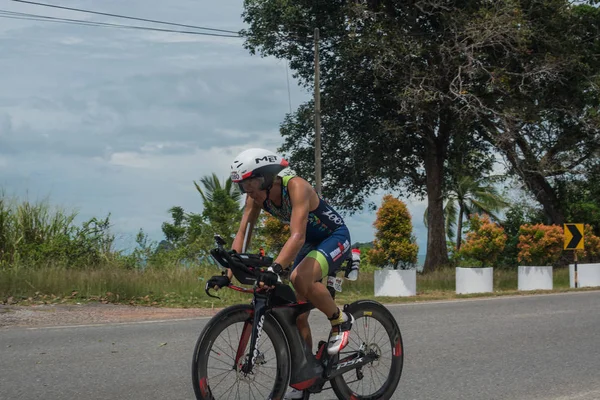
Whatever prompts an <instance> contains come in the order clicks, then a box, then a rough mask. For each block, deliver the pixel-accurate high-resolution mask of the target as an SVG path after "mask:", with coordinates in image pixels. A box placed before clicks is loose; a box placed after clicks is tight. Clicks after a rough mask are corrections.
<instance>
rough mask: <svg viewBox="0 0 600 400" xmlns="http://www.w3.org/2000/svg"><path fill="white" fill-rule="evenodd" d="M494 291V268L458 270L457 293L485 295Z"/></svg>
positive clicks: (459, 268) (458, 268)
mask: <svg viewBox="0 0 600 400" xmlns="http://www.w3.org/2000/svg"><path fill="white" fill-rule="evenodd" d="M493 291H494V268H493V267H487V268H461V267H457V268H456V293H457V294H467V293H485V292H493Z"/></svg>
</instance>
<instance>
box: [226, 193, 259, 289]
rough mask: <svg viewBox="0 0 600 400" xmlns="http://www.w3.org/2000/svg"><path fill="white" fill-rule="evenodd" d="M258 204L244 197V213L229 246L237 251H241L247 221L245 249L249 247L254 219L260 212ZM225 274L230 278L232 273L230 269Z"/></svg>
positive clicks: (248, 197)
mask: <svg viewBox="0 0 600 400" xmlns="http://www.w3.org/2000/svg"><path fill="white" fill-rule="evenodd" d="M260 210H261V208H260V206H259V205H258V204H256V202H255V201H254V200H252V198H251V197H250V196H247V197H246V206H245V207H244V213H243V214H242V221H241V222H240V227H239V229H238V231H237V233H236V234H235V239H233V244H232V245H231V248H232V249H233V250H235V251H237V252H238V253H241V252H242V247H243V244H244V236H245V235H246V227H247V225H248V223H250V229H249V231H248V239H247V241H246V249H247V248H249V247H250V239H252V231H253V230H254V225H255V224H256V220H257V219H258V216H259V214H260ZM227 276H229V279H231V276H232V273H231V271H230V270H228V271H227Z"/></svg>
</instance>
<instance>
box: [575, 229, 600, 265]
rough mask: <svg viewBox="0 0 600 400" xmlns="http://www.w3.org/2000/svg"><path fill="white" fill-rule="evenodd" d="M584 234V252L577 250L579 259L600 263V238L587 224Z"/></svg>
mask: <svg viewBox="0 0 600 400" xmlns="http://www.w3.org/2000/svg"><path fill="white" fill-rule="evenodd" d="M583 232H584V237H583V242H584V243H583V247H584V250H577V257H579V260H581V261H586V262H590V263H593V262H598V261H600V238H599V237H598V236H596V235H594V231H593V229H592V227H591V226H590V225H588V224H585V227H584V229H583Z"/></svg>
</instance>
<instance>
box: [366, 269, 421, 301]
mask: <svg viewBox="0 0 600 400" xmlns="http://www.w3.org/2000/svg"><path fill="white" fill-rule="evenodd" d="M374 281H375V296H394V297H406V296H415V295H416V294H417V270H416V269H381V270H377V271H375V273H374Z"/></svg>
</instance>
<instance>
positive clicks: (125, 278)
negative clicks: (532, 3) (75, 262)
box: [0, 267, 589, 308]
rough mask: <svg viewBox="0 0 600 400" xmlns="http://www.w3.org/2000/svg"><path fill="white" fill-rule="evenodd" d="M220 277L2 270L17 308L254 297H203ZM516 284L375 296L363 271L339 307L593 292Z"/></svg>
mask: <svg viewBox="0 0 600 400" xmlns="http://www.w3.org/2000/svg"><path fill="white" fill-rule="evenodd" d="M216 273H217V270H216V269H215V268H213V267H196V268H189V269H182V268H171V269H161V270H153V269H149V270H146V271H134V270H124V269H120V268H102V269H83V270H74V269H66V268H61V267H47V268H41V269H28V268H22V269H10V270H0V302H2V303H3V304H19V305H34V304H61V303H67V304H70V303H87V302H101V303H114V304H131V305H142V306H157V307H184V308H187V307H208V308H221V307H226V306H229V305H232V304H237V303H245V302H248V301H249V300H250V295H248V294H243V293H238V292H235V291H233V290H221V291H219V293H217V295H218V296H220V297H221V300H219V299H213V298H210V297H208V296H207V295H206V294H205V293H204V285H205V281H206V279H208V278H209V277H210V276H212V275H215V274H216ZM517 283H518V282H517V271H516V270H496V271H495V272H494V292H493V293H480V294H469V295H457V294H456V292H455V275H454V269H452V268H449V269H440V270H437V271H435V272H433V273H429V274H425V275H423V274H417V290H418V292H417V295H416V296H412V297H374V292H373V288H374V282H373V273H361V274H360V277H359V279H358V280H356V281H345V282H344V285H343V289H344V290H343V292H342V293H338V294H337V296H336V300H337V302H338V303H349V302H352V301H355V300H358V299H370V298H372V299H376V300H377V301H379V302H382V303H409V302H419V301H431V300H451V299H461V298H473V297H497V296H506V295H527V294H539V293H553V292H554V293H556V292H567V291H573V290H579V291H582V290H589V289H586V288H584V289H571V288H570V287H569V271H568V269H567V268H556V269H555V270H554V289H553V290H551V291H531V292H529V291H528V292H523V291H518V290H517Z"/></svg>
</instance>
